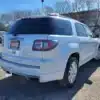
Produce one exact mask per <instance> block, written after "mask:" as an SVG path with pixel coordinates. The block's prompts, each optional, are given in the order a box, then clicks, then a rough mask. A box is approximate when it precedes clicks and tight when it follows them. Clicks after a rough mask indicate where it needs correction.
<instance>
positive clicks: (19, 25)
mask: <svg viewBox="0 0 100 100" xmlns="http://www.w3.org/2000/svg"><path fill="white" fill-rule="evenodd" d="M50 23H51V18H48V17H42V18H25V19H21V20H19V21H17V22H16V23H15V24H14V25H13V26H12V27H11V29H10V31H9V32H8V33H7V34H6V35H5V37H4V50H3V55H4V56H3V57H5V59H7V60H10V61H13V62H20V63H21V62H22V61H20V60H18V59H20V58H21V59H22V58H25V59H35V60H36V59H37V60H40V59H42V51H37V50H33V45H34V42H35V41H36V40H47V39H48V35H49V34H52V26H53V25H51V24H50ZM37 46H40V44H37ZM14 57H15V59H16V60H15V59H14ZM24 62H25V61H24Z"/></svg>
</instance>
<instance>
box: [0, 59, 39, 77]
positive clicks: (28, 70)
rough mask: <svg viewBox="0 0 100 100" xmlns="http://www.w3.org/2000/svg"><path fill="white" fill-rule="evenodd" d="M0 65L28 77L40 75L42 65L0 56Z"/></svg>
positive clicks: (10, 71)
mask: <svg viewBox="0 0 100 100" xmlns="http://www.w3.org/2000/svg"><path fill="white" fill-rule="evenodd" d="M0 66H1V67H2V69H3V70H4V71H8V72H9V73H14V74H18V75H22V76H27V77H33V76H34V77H37V78H39V77H40V66H30V65H24V64H18V63H14V62H11V61H7V60H4V59H2V58H0Z"/></svg>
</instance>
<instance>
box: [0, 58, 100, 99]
mask: <svg viewBox="0 0 100 100" xmlns="http://www.w3.org/2000/svg"><path fill="white" fill-rule="evenodd" d="M0 100H100V61H94V60H92V61H90V62H89V63H87V64H85V65H84V66H82V67H81V68H80V72H79V75H78V79H77V82H76V84H75V86H74V87H73V88H71V89H68V88H61V87H59V85H58V84H57V83H56V82H49V83H42V84H40V83H39V82H38V80H36V79H33V80H26V79H25V78H24V77H14V76H13V77H12V76H11V75H8V74H5V73H4V72H3V71H2V69H1V70H0Z"/></svg>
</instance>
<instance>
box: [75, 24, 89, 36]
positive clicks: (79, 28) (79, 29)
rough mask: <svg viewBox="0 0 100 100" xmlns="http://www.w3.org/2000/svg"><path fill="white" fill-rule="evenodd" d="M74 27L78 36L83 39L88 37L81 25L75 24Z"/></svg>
mask: <svg viewBox="0 0 100 100" xmlns="http://www.w3.org/2000/svg"><path fill="white" fill-rule="evenodd" d="M75 27H76V32H77V35H78V36H83V37H87V36H88V34H87V32H86V30H85V28H84V26H83V25H82V24H79V23H76V24H75Z"/></svg>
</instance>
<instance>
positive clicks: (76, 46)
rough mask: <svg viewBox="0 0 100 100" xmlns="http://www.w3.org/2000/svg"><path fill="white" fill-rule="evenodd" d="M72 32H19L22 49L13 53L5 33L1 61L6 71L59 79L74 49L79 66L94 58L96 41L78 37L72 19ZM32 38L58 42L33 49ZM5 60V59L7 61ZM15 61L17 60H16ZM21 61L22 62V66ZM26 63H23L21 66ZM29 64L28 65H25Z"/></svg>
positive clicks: (40, 77) (41, 78) (47, 78)
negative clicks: (53, 45) (77, 54)
mask: <svg viewBox="0 0 100 100" xmlns="http://www.w3.org/2000/svg"><path fill="white" fill-rule="evenodd" d="M67 20H69V21H70V22H71V24H72V30H73V35H72V36H65V35H33V36H32V35H18V38H20V39H21V40H20V41H21V49H20V51H16V54H12V50H10V49H9V47H8V45H9V39H10V38H12V36H11V35H7V34H5V35H4V44H5V45H4V48H3V51H2V59H4V60H5V61H3V60H2V59H1V60H0V65H1V66H2V68H3V69H4V70H6V71H9V72H11V73H16V74H19V75H24V76H27V77H28V76H36V77H38V78H39V81H40V82H48V81H53V80H61V79H62V78H63V76H64V72H65V68H66V64H67V62H68V59H69V57H70V56H71V55H72V54H73V53H79V55H80V60H79V65H80V66H82V65H83V64H85V63H86V62H88V61H89V60H91V59H93V58H94V56H95V54H96V49H97V45H98V42H97V40H95V39H93V38H90V37H78V36H77V34H76V29H75V26H74V23H75V22H77V21H75V20H72V19H67ZM35 39H49V40H57V41H58V45H57V47H56V48H54V49H53V50H51V51H44V52H43V51H32V45H33V42H34V40H35ZM6 60H7V61H8V62H6ZM16 63H18V64H16ZM20 64H22V65H23V66H22V67H21V65H20ZM24 65H26V66H24ZM27 65H30V67H31V68H28V66H27Z"/></svg>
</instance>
